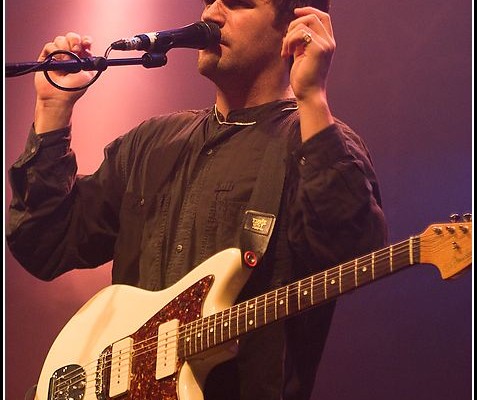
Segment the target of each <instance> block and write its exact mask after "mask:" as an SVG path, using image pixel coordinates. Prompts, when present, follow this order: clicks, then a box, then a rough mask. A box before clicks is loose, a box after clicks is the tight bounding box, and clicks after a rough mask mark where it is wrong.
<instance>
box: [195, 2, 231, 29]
mask: <svg viewBox="0 0 477 400" xmlns="http://www.w3.org/2000/svg"><path fill="white" fill-rule="evenodd" d="M225 11H226V10H225V7H224V4H223V3H222V1H221V0H216V1H213V2H212V3H210V4H206V6H205V8H204V11H202V17H201V19H202V20H203V21H206V22H207V21H208V22H215V23H216V24H217V25H219V26H220V27H222V26H223V25H224V23H225V15H226V13H225Z"/></svg>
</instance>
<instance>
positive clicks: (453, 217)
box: [449, 214, 460, 222]
mask: <svg viewBox="0 0 477 400" xmlns="http://www.w3.org/2000/svg"><path fill="white" fill-rule="evenodd" d="M449 219H450V220H451V222H459V221H460V215H459V214H451V215H450V216H449Z"/></svg>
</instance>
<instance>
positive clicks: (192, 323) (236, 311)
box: [72, 239, 411, 372]
mask: <svg viewBox="0 0 477 400" xmlns="http://www.w3.org/2000/svg"><path fill="white" fill-rule="evenodd" d="M409 240H411V239H409ZM409 240H407V241H405V242H403V243H409ZM399 245H401V243H399V244H396V245H394V246H393V248H397V247H398V246H399ZM389 249H390V248H388V249H384V251H386V252H387V251H388V250H389ZM408 249H409V248H408V247H406V248H405V251H404V253H396V256H398V255H402V254H406V253H408ZM378 252H379V251H378ZM378 252H375V255H376V253H378ZM360 259H362V260H364V259H367V260H369V259H371V256H370V255H368V256H363V257H361V258H360ZM360 259H357V260H360ZM386 259H387V258H386ZM381 260H382V259H379V258H378V259H377V258H375V260H374V262H375V263H378V262H379V261H381ZM352 263H353V273H354V269H355V264H356V262H355V261H353V262H352ZM343 266H345V265H344V264H343V265H342V266H341V267H342V276H343ZM378 267H379V266H378ZM345 268H346V267H345ZM334 269H335V270H336V271H335V273H338V274H339V266H338V267H336V268H332V269H330V270H328V272H329V271H331V270H334ZM344 273H345V274H347V273H348V271H346V270H345V272H344ZM330 276H331V275H330ZM311 278H312V277H308V278H305V279H303V280H301V281H300V282H304V281H305V280H311ZM295 283H296V284H297V283H298V282H295ZM318 283H323V281H318ZM315 284H316V283H315ZM292 285H294V284H291V285H289V287H292ZM282 289H283V288H282ZM292 289H294V288H292ZM275 292H278V290H277V291H272V292H270V293H275ZM285 294H286V293H285ZM294 294H295V293H294V292H293V291H292V292H290V291H288V295H294ZM260 297H261V296H260ZM264 297H265V295H264ZM275 297H276V300H275V302H276V301H277V300H278V299H280V300H281V298H280V297H278V294H277V295H276V296H275ZM265 299H266V297H265ZM249 301H250V300H249ZM246 304H248V302H243V303H241V304H240V305H237V307H235V310H232V311H231V316H229V319H230V318H232V317H233V318H234V319H235V318H236V317H240V316H243V315H246V313H247V311H246V310H245V313H243V312H242V311H241V308H242V306H243V308H245V305H246ZM272 304H273V303H272ZM257 305H258V298H257ZM311 305H313V303H312V304H311ZM237 313H238V314H237ZM218 314H223V312H222V313H218ZM218 314H216V316H217V315H218ZM216 316H215V321H217V317H216ZM211 317H212V316H209V317H204V318H202V319H201V320H202V322H201V326H200V331H201V332H203V331H204V325H205V326H206V327H208V326H210V322H205V323H204V321H205V320H206V319H210V318H211ZM221 318H222V317H219V321H222V319H221ZM197 321H200V320H195V321H192V322H191V323H188V324H186V325H184V326H181V327H180V328H179V329H174V330H175V331H179V332H184V331H185V332H187V325H190V327H191V329H190V331H191V332H192V330H194V328H195V331H196V333H197V328H198V324H197ZM194 324H195V327H194V326H192V325H194ZM215 325H217V323H215ZM239 333H240V332H239ZM186 335H187V333H186ZM154 339H155V338H148V339H146V340H145V341H144V342H147V341H151V340H154ZM178 340H181V336H180V335H179V337H178ZM160 342H161V340H159V341H155V340H154V343H153V345H156V344H158V343H160ZM139 343H140V342H138V344H139ZM135 345H136V344H135ZM136 347H137V346H136ZM161 347H162V346H161V345H159V346H158V347H157V348H158V351H159V349H160V348H161ZM201 347H202V348H203V343H202V342H201ZM207 347H209V346H207ZM196 348H197V344H196ZM169 349H171V347H169ZM141 350H143V352H142V353H137V354H135V356H140V355H142V354H144V353H147V352H149V351H151V350H155V346H154V347H153V349H147V348H146V351H145V352H144V348H142V349H141ZM201 351H202V350H201ZM133 352H135V351H134V349H133ZM125 353H126V352H123V353H122V355H125ZM111 358H112V360H111V361H110V362H108V363H109V364H111V363H112V362H113V359H114V358H115V356H112V357H111ZM72 372H73V371H72Z"/></svg>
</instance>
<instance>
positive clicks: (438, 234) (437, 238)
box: [419, 214, 472, 279]
mask: <svg viewBox="0 0 477 400" xmlns="http://www.w3.org/2000/svg"><path fill="white" fill-rule="evenodd" d="M419 238H420V262H421V263H424V264H433V265H435V266H436V267H437V268H438V269H439V271H440V273H441V276H442V279H447V278H450V277H452V276H454V275H456V274H458V273H460V272H462V271H463V270H464V269H466V268H467V267H470V265H471V264H472V216H471V214H464V215H463V216H462V218H461V217H460V216H458V215H457V214H453V215H451V222H449V223H442V224H432V225H430V226H429V227H428V228H427V229H426V230H425V231H424V232H423V233H422V234H421V235H420V236H419Z"/></svg>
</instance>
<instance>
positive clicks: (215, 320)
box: [213, 314, 217, 346]
mask: <svg viewBox="0 0 477 400" xmlns="http://www.w3.org/2000/svg"><path fill="white" fill-rule="evenodd" d="M213 329H214V346H215V345H216V344H217V336H216V333H217V314H214V327H213Z"/></svg>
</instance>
